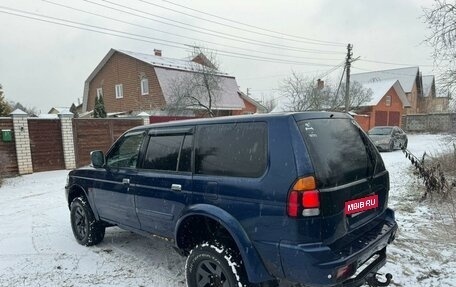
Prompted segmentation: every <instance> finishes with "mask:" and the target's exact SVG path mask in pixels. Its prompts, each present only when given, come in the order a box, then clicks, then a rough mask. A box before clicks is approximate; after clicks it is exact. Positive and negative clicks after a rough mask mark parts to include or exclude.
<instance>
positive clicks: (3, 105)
mask: <svg viewBox="0 0 456 287" xmlns="http://www.w3.org/2000/svg"><path fill="white" fill-rule="evenodd" d="M11 111H12V109H11V105H10V104H9V103H8V102H7V101H6V99H5V97H4V96H3V87H2V85H1V84H0V117H6V116H8V115H9V113H11Z"/></svg>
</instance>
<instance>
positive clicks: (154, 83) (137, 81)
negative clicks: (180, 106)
mask: <svg viewBox="0 0 456 287" xmlns="http://www.w3.org/2000/svg"><path fill="white" fill-rule="evenodd" d="M142 75H145V76H146V77H147V79H148V80H149V95H144V96H143V95H141V76H142ZM116 84H123V98H121V99H116V92H115V85H116ZM97 88H102V89H103V99H104V104H105V108H106V112H108V113H112V112H129V111H149V110H152V109H155V108H157V107H163V106H164V105H165V99H164V97H163V93H162V91H161V88H160V84H159V82H158V79H157V75H156V74H155V70H154V68H153V67H152V66H150V65H148V64H146V63H144V62H141V61H139V60H137V59H134V58H132V57H129V56H127V55H124V54H122V53H119V52H115V53H114V54H113V55H112V57H111V58H110V59H109V60H108V62H107V63H106V64H105V65H104V67H103V68H102V69H101V70H100V71H99V72H98V74H97V75H96V76H95V77H94V78H93V79H92V81H91V82H90V84H89V95H88V100H87V111H90V110H93V108H94V105H95V97H96V95H97Z"/></svg>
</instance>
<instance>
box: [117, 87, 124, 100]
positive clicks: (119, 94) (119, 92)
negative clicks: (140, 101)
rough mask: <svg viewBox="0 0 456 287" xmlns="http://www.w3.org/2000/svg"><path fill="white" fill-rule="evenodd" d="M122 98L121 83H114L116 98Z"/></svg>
mask: <svg viewBox="0 0 456 287" xmlns="http://www.w3.org/2000/svg"><path fill="white" fill-rule="evenodd" d="M121 98H123V85H122V84H118V85H116V99H121Z"/></svg>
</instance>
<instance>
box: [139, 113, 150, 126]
mask: <svg viewBox="0 0 456 287" xmlns="http://www.w3.org/2000/svg"><path fill="white" fill-rule="evenodd" d="M138 117H140V118H142V119H143V122H144V125H148V124H150V115H149V114H148V113H146V112H142V113H140V114H138Z"/></svg>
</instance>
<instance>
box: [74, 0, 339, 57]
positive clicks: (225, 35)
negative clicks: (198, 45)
mask: <svg viewBox="0 0 456 287" xmlns="http://www.w3.org/2000/svg"><path fill="white" fill-rule="evenodd" d="M83 1H85V2H88V3H91V4H94V5H97V6H100V7H104V8H108V9H111V10H115V11H118V12H122V13H126V14H129V15H134V16H136V17H140V18H143V19H147V20H150V21H154V22H158V23H162V24H165V25H170V26H173V27H178V28H180V29H185V30H188V31H193V32H197V33H202V34H206V35H211V36H215V37H220V38H224V39H229V40H232V41H239V42H243V43H248V44H253V45H257V46H263V47H269V48H274V49H280V50H289V51H297V52H306V53H314V54H345V53H342V52H338V51H329V50H317V49H306V48H302V47H296V46H288V45H280V44H271V43H270V42H265V41H260V40H252V39H250V38H246V37H241V36H238V35H233V34H228V33H223V32H219V31H216V30H211V29H207V28H200V27H198V26H195V25H191V24H188V23H185V22H180V21H176V20H172V19H169V18H167V17H163V16H160V15H156V14H152V13H149V12H145V11H141V10H138V9H134V8H131V7H128V6H125V5H121V4H117V3H114V2H112V1H109V0H100V1H102V2H106V3H109V4H111V5H114V6H118V7H121V8H123V9H128V10H131V11H135V12H139V13H142V14H145V15H148V16H151V17H155V18H159V19H163V20H166V21H169V22H173V23H178V24H181V25H185V26H180V25H176V24H171V23H167V22H163V21H160V20H156V19H151V18H149V17H145V16H142V15H138V14H135V13H131V12H128V11H125V10H122V9H118V8H114V7H111V6H107V5H103V4H100V3H97V2H94V1H91V0H83ZM188 27H193V28H196V29H199V30H203V31H199V30H195V29H191V28H188ZM207 31H209V32H211V33H208V32H207ZM214 33H215V34H214ZM222 35H223V36H222ZM240 39H241V40H240Z"/></svg>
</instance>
